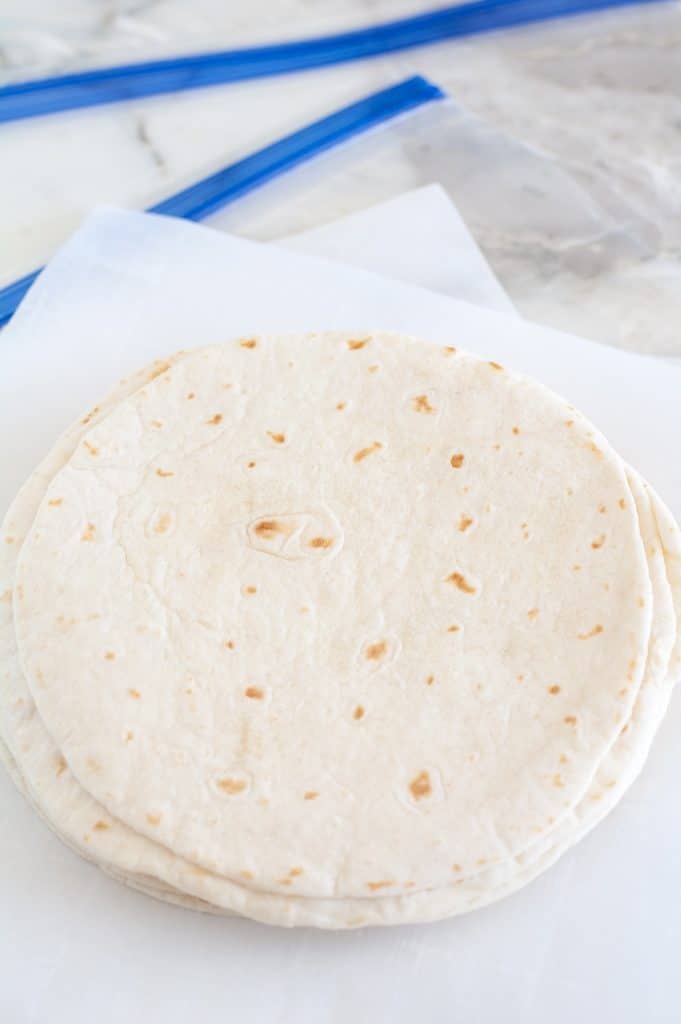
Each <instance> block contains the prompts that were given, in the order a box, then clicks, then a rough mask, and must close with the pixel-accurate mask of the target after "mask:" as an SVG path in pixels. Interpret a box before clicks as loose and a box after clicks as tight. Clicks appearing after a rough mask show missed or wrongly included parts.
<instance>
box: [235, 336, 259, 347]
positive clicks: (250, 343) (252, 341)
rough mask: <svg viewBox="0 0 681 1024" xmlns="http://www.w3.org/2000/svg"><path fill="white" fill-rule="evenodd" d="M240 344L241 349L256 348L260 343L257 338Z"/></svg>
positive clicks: (245, 340) (248, 339) (246, 339)
mask: <svg viewBox="0 0 681 1024" xmlns="http://www.w3.org/2000/svg"><path fill="white" fill-rule="evenodd" d="M239 344H240V345H241V348H255V347H256V345H257V344H258V343H257V341H256V340H255V338H244V339H243V341H240V342H239Z"/></svg>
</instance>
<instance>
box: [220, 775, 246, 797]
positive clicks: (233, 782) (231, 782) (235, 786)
mask: <svg viewBox="0 0 681 1024" xmlns="http://www.w3.org/2000/svg"><path fill="white" fill-rule="evenodd" d="M217 785H218V787H219V788H220V789H221V790H222V791H223V793H229V795H230V796H236V794H237V793H243V791H244V790H245V788H246V781H245V780H244V779H232V778H230V777H229V776H227V777H226V778H224V779H218V781H217Z"/></svg>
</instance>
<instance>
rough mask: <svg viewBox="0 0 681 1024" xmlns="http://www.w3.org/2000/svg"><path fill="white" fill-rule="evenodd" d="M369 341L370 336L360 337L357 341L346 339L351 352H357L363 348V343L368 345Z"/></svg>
mask: <svg viewBox="0 0 681 1024" xmlns="http://www.w3.org/2000/svg"><path fill="white" fill-rule="evenodd" d="M370 341H371V338H360V339H359V340H357V341H354V340H351V341H348V343H347V344H348V348H349V349H350V351H351V352H357V351H358V350H359V349H360V348H364V346H365V345H368V344H369V342H370Z"/></svg>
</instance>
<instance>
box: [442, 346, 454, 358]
mask: <svg viewBox="0 0 681 1024" xmlns="http://www.w3.org/2000/svg"><path fill="white" fill-rule="evenodd" d="M442 351H443V352H444V354H445V355H446V356H453V355H454V353H455V352H456V349H455V348H454V346H453V345H445V346H444V348H443V349H442Z"/></svg>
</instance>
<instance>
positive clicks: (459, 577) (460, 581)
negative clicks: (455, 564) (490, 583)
mask: <svg viewBox="0 0 681 1024" xmlns="http://www.w3.org/2000/svg"><path fill="white" fill-rule="evenodd" d="M445 583H453V584H454V586H455V587H457V588H458V589H459V590H462V591H463V592H464V594H474V593H475V587H474V586H472V585H471V584H470V583H469V582H468V581H467V580H466V577H465V576H464V575H463V574H462V573H460V572H453V573H450V575H449V576H447V577H445Z"/></svg>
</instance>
